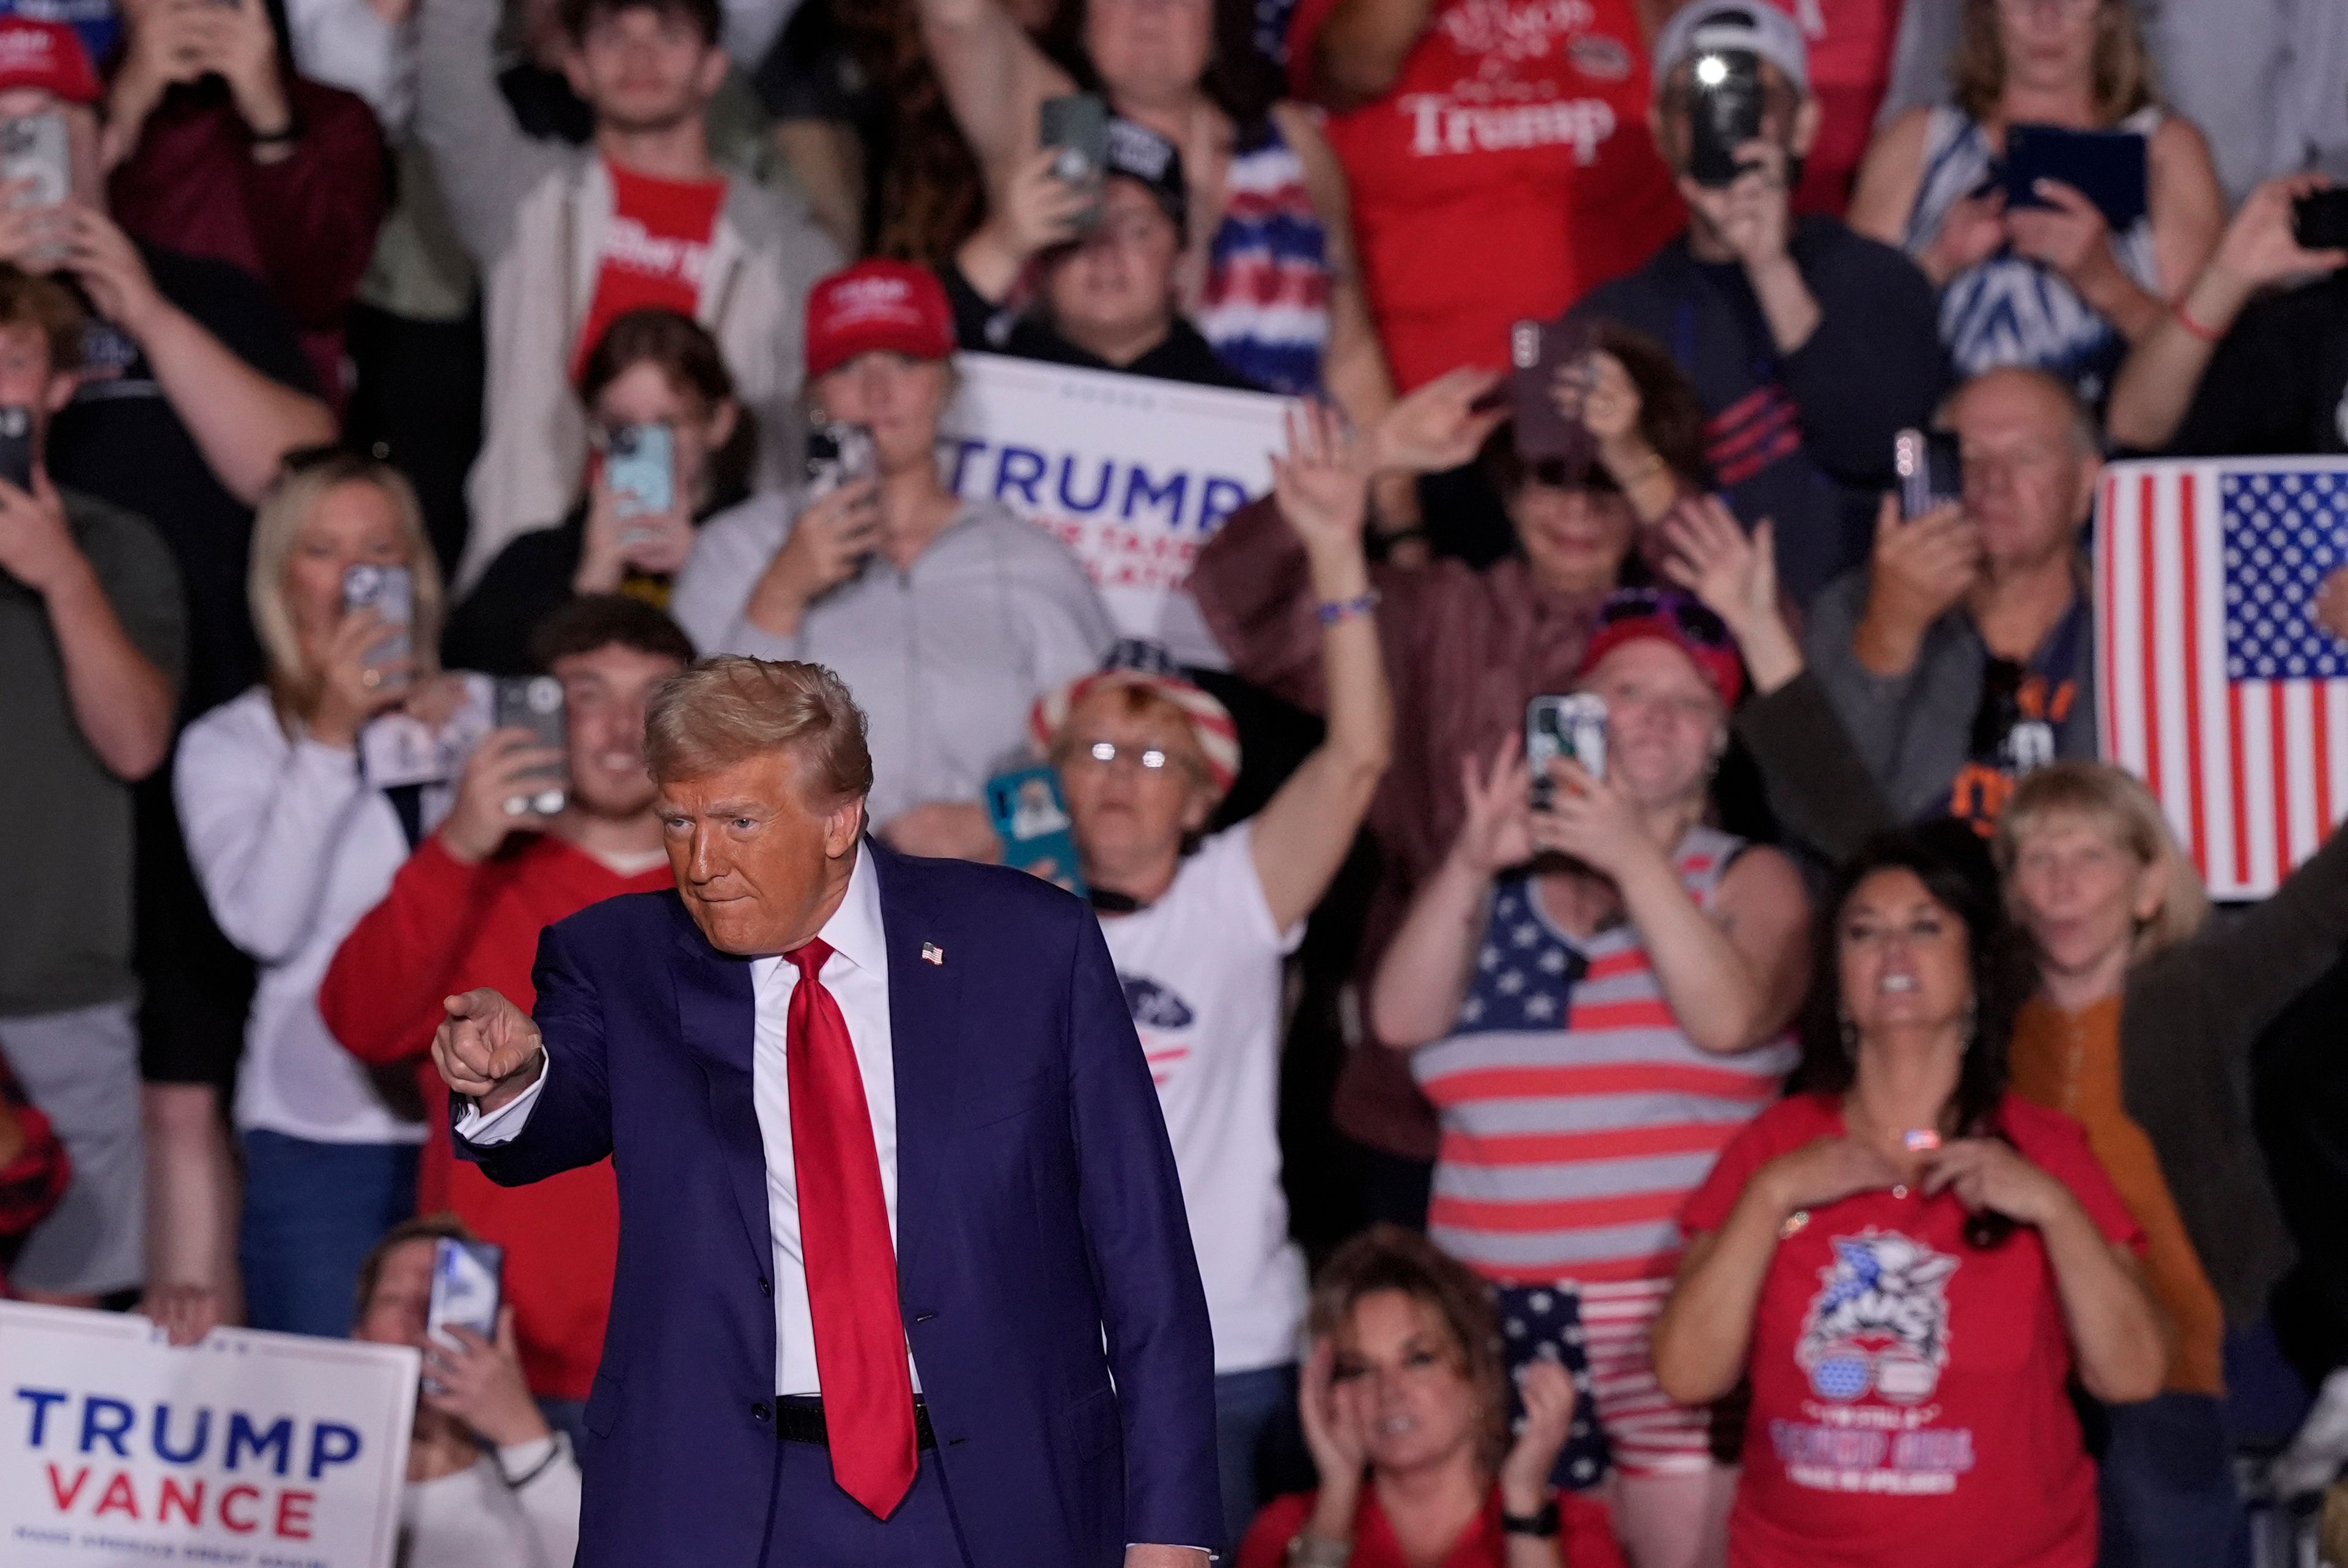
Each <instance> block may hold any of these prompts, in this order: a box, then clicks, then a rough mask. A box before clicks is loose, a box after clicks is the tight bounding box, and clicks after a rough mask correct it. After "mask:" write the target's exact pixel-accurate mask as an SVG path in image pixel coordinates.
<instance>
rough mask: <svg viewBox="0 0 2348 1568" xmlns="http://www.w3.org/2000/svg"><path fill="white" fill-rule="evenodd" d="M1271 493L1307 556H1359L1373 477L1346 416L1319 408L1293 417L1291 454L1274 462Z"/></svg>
mask: <svg viewBox="0 0 2348 1568" xmlns="http://www.w3.org/2000/svg"><path fill="white" fill-rule="evenodd" d="M1369 494H1370V476H1369V470H1368V468H1367V466H1365V463H1364V461H1363V455H1362V452H1361V449H1360V443H1358V442H1357V441H1355V440H1354V437H1353V436H1352V435H1351V434H1350V433H1349V432H1348V431H1347V430H1346V428H1345V421H1344V415H1341V414H1339V413H1338V412H1337V411H1336V410H1335V409H1334V408H1332V407H1330V406H1329V405H1326V404H1324V403H1320V402H1309V403H1302V404H1299V405H1296V406H1294V407H1292V408H1291V409H1290V410H1289V411H1288V453H1287V455H1286V456H1280V455H1279V454H1276V453H1275V454H1274V455H1273V456H1272V497H1273V499H1274V500H1275V501H1277V502H1278V503H1279V506H1280V515H1281V516H1282V518H1285V519H1286V520H1287V522H1288V526H1289V527H1290V528H1293V529H1295V530H1296V536H1297V538H1300V539H1302V540H1303V541H1304V548H1305V551H1306V553H1308V554H1310V555H1313V556H1321V555H1326V554H1336V555H1340V556H1343V555H1345V554H1348V553H1351V554H1355V555H1358V554H1359V553H1360V552H1361V548H1362V525H1363V523H1364V522H1365V520H1366V519H1367V518H1368V516H1369Z"/></svg>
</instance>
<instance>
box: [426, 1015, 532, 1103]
mask: <svg viewBox="0 0 2348 1568" xmlns="http://www.w3.org/2000/svg"><path fill="white" fill-rule="evenodd" d="M442 1005H443V1006H445V1007H446V1008H447V1009H448V1017H447V1018H446V1019H445V1020H442V1021H441V1024H440V1027H439V1028H438V1030H435V1031H434V1032H433V1035H432V1065H433V1066H434V1067H436V1068H438V1069H439V1071H440V1079H441V1081H442V1082H444V1083H446V1084H448V1090H449V1092H451V1093H453V1094H463V1095H467V1096H469V1097H470V1098H471V1099H472V1100H473V1101H474V1102H476V1103H477V1104H479V1107H480V1109H481V1111H482V1112H483V1113H484V1114H487V1113H489V1112H497V1111H501V1110H503V1109H504V1108H505V1107H506V1105H507V1104H508V1103H509V1102H511V1101H512V1099H513V1098H514V1096H516V1095H517V1094H520V1092H521V1091H523V1090H525V1089H527V1088H529V1087H530V1085H531V1084H532V1083H534V1082H536V1081H538V1075H539V1074H540V1073H541V1071H544V1070H545V1067H546V1042H545V1040H544V1039H543V1038H542V1037H541V1035H540V1034H539V1032H538V1026H537V1025H536V1024H534V1023H532V1022H530V1014H528V1013H526V1012H524V1011H522V1010H521V1009H520V1008H518V1007H516V1006H514V1004H513V1003H511V1002H510V1001H508V1000H507V999H505V997H504V996H503V995H502V994H501V993H499V992H497V991H493V990H490V989H488V988H486V987H484V988H482V989H479V990H470V991H467V992H465V993H464V994H463V995H462V996H454V997H450V998H448V999H447V1001H446V1002H444V1003H443V1004H442Z"/></svg>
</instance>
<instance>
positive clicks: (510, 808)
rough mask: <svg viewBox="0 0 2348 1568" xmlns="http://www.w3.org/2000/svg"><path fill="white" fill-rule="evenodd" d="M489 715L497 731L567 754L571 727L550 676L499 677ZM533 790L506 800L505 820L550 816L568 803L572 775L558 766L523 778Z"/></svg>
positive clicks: (556, 683)
mask: <svg viewBox="0 0 2348 1568" xmlns="http://www.w3.org/2000/svg"><path fill="white" fill-rule="evenodd" d="M491 713H492V715H493V719H494V723H495V724H496V727H497V728H499V729H500V730H507V729H514V730H528V731H529V732H530V736H531V739H533V740H534V741H535V742H536V743H538V744H540V745H541V746H544V747H546V748H548V749H549V750H551V751H557V752H561V753H564V754H565V755H568V754H569V752H570V747H571V726H570V724H569V723H568V721H567V719H566V716H565V715H564V713H563V711H562V682H560V681H557V680H556V679H555V678H554V677H553V676H551V675H523V676H501V677H499V681H498V683H497V689H496V695H495V697H494V698H493V699H492V702H491ZM523 776H524V777H525V778H527V779H528V780H530V783H531V784H532V785H534V786H535V787H533V788H532V789H531V790H530V792H529V793H528V794H515V795H511V796H509V797H508V798H507V800H506V815H508V816H527V815H538V816H552V815H554V814H555V813H556V812H559V811H561V809H562V808H563V806H564V805H565V804H568V803H569V801H570V797H571V775H570V772H569V770H568V769H567V768H566V767H564V766H563V765H562V764H556V765H555V766H553V767H551V768H546V769H541V770H536V771H533V772H531V773H530V774H525V775H523Z"/></svg>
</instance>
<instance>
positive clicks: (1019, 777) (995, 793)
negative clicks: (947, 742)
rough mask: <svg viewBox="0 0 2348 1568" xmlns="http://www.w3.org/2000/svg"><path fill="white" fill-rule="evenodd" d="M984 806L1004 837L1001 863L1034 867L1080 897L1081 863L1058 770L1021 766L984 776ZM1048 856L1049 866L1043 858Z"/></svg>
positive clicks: (997, 832) (996, 830)
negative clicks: (1007, 771) (991, 776)
mask: <svg viewBox="0 0 2348 1568" xmlns="http://www.w3.org/2000/svg"><path fill="white" fill-rule="evenodd" d="M986 809H987V813H988V815H991V816H992V817H993V818H994V834H995V836H996V837H997V838H1000V839H1001V840H1002V841H1003V863H1004V865H1005V866H1017V867H1018V868H1019V869H1020V870H1022V871H1035V872H1036V873H1037V874H1038V875H1040V876H1044V877H1045V880H1046V881H1048V882H1051V883H1052V884H1054V885H1055V886H1060V887H1065V888H1066V889H1067V890H1068V891H1069V892H1071V893H1074V894H1076V896H1077V897H1084V893H1085V876H1084V869H1083V863H1082V861H1081V860H1080V859H1079V858H1078V856H1077V854H1076V826H1075V824H1074V823H1073V822H1072V821H1071V820H1070V819H1069V816H1068V804H1067V799H1066V796H1065V795H1063V794H1061V793H1060V775H1059V774H1057V773H1056V772H1055V771H1054V770H1052V769H1050V768H1048V767H1043V768H1021V769H1019V770H1018V771H1016V772H1014V773H1006V774H996V775H995V776H994V777H993V778H991V779H989V780H987V781H986ZM1045 861H1049V862H1051V865H1050V866H1048V867H1045V866H1044V864H1043V863H1044V862H1045Z"/></svg>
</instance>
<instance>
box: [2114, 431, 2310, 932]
mask: <svg viewBox="0 0 2348 1568" xmlns="http://www.w3.org/2000/svg"><path fill="white" fill-rule="evenodd" d="M2343 560H2348V461H2343V460H2339V459H2325V458H2312V457H2308V458H2273V459H2231V460H2226V461H2209V462H2139V463H2120V464H2115V465H2113V466H2112V467H2111V469H2110V470H2109V471H2108V472H2107V473H2106V477H2105V479H2104V483H2103V490H2102V494H2101V496H2100V497H2099V505H2098V518H2097V527H2096V568H2095V574H2096V584H2095V591H2096V623H2097V650H2096V675H2097V679H2098V681H2099V682H2100V683H2101V685H2102V688H2103V697H2102V701H2101V702H2100V704H2099V712H2100V718H2099V723H2100V724H2101V727H2102V734H2101V736H2100V743H2101V747H2102V751H2103V753H2104V755H2105V756H2106V757H2108V758H2109V759H2111V760H2112V761H2113V762H2115V763H2116V764H2119V765H2120V766H2122V767H2125V768H2127V769H2129V770H2130V771H2132V772H2134V773H2136V774H2138V775H2139V776H2141V777H2142V778H2143V779H2144V781H2145V783H2146V784H2147V785H2149V786H2150V787H2151V790H2152V792H2153V794H2155V795H2156V796H2157V797H2158V798H2159V800H2160V803H2161V806H2162V809H2163V810H2164V811H2165V812H2166V813H2167V814H2168V820H2169V824H2170V825H2171V826H2172V827H2173V828H2174V829H2175V830H2176V833H2177V836H2178V842H2180V843H2181V844H2183V845H2185V847H2186V848H2187V849H2188V851H2189V852H2190V853H2191V855H2192V856H2193V859H2194V862H2195V864H2197V865H2198V866H2199V867H2200V870H2201V875H2202V876H2203V878H2204V879H2205V880H2207V881H2208V883H2209V891H2210V893H2211V895H2212V896H2213V897H2219V898H2255V897H2264V896H2265V895H2267V894H2269V893H2271V892H2273V891H2274V889H2275V888H2276V887H2277V886H2280V885H2281V882H2282V879H2283V878H2284V877H2285V876H2288V875H2290V873H2291V868H2292V867H2293V866H2297V865H2298V864H2299V863H2300V862H2301V861H2302V860H2304V859H2306V858H2307V857H2308V856H2311V855H2312V854H2313V853H2314V852H2315V850H2316V847H2317V846H2318V845H2320V844H2321V843H2322V841H2323V838H2324V836H2325V835H2327V834H2328V833H2329V832H2330V831H2331V829H2332V826H2333V824H2334V823H2336V822H2337V821H2338V820H2339V819H2340V817H2341V816H2342V815H2343V813H2348V643H2343V642H2342V641H2340V640H2338V639H2337V638H2334V637H2333V636H2332V635H2331V634H2330V633H2329V632H2327V631H2325V630H2322V628H2321V627H2320V626H2319V625H2317V623H2316V621H2315V620H2314V618H2313V615H2312V601H2313V600H2314V597H2315V595H2316V594H2317V592H2318V591H2319V590H2320V589H2322V586H2323V583H2324V581H2325V580H2326V579H2327V578H2329V577H2330V576H2331V574H2332V573H2333V571H2335V570H2336V569H2339V568H2340V567H2341V565H2342V564H2343Z"/></svg>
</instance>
